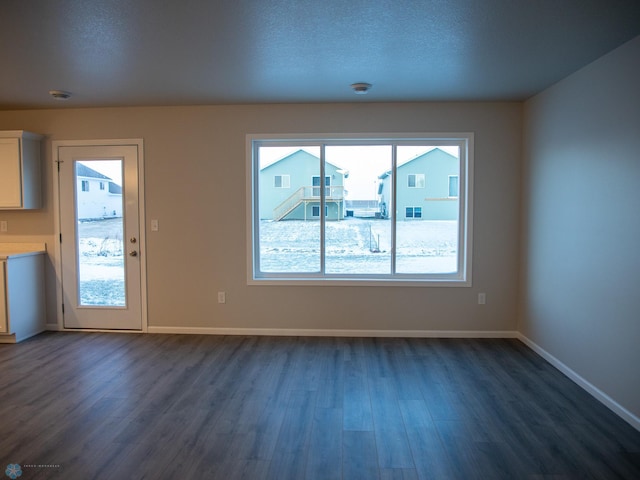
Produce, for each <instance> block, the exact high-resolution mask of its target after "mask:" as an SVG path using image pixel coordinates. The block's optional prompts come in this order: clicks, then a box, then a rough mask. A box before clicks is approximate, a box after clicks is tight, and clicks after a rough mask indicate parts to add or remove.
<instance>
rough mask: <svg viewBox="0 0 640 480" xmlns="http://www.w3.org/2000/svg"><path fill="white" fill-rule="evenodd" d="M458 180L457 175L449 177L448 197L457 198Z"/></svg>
mask: <svg viewBox="0 0 640 480" xmlns="http://www.w3.org/2000/svg"><path fill="white" fill-rule="evenodd" d="M458 185H459V180H458V176H457V175H449V196H450V197H457V196H458V188H459V187H458Z"/></svg>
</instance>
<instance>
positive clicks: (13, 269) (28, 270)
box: [0, 254, 45, 343]
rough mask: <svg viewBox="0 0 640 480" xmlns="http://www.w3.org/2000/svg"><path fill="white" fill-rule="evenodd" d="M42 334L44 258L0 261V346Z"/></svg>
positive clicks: (43, 326) (43, 316)
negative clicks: (0, 344)
mask: <svg viewBox="0 0 640 480" xmlns="http://www.w3.org/2000/svg"><path fill="white" fill-rule="evenodd" d="M44 330H45V295H44V255H42V254H40V255H26V256H20V257H15V258H7V259H4V260H0V343H16V342H19V341H21V340H24V339H26V338H29V337H31V336H33V335H37V334H38V333H40V332H42V331H44Z"/></svg>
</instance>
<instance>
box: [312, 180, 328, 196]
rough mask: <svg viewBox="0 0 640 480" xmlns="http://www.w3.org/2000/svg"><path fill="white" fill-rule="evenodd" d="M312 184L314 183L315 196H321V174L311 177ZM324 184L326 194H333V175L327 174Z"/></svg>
mask: <svg viewBox="0 0 640 480" xmlns="http://www.w3.org/2000/svg"><path fill="white" fill-rule="evenodd" d="M311 184H312V185H313V196H314V197H319V196H320V176H319V175H314V176H313V177H312V178H311ZM324 185H325V189H324V194H325V195H326V196H327V197H329V196H331V188H329V187H331V177H330V176H326V177H324Z"/></svg>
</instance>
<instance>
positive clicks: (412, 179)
mask: <svg viewBox="0 0 640 480" xmlns="http://www.w3.org/2000/svg"><path fill="white" fill-rule="evenodd" d="M407 186H408V187H409V188H424V173H410V174H409V175H407Z"/></svg>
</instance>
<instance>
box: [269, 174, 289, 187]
mask: <svg viewBox="0 0 640 480" xmlns="http://www.w3.org/2000/svg"><path fill="white" fill-rule="evenodd" d="M278 177H280V186H278V185H276V178H278ZM285 180H286V182H285ZM285 184H286V185H285ZM273 188H283V189H290V188H291V175H289V174H280V175H274V176H273Z"/></svg>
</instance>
